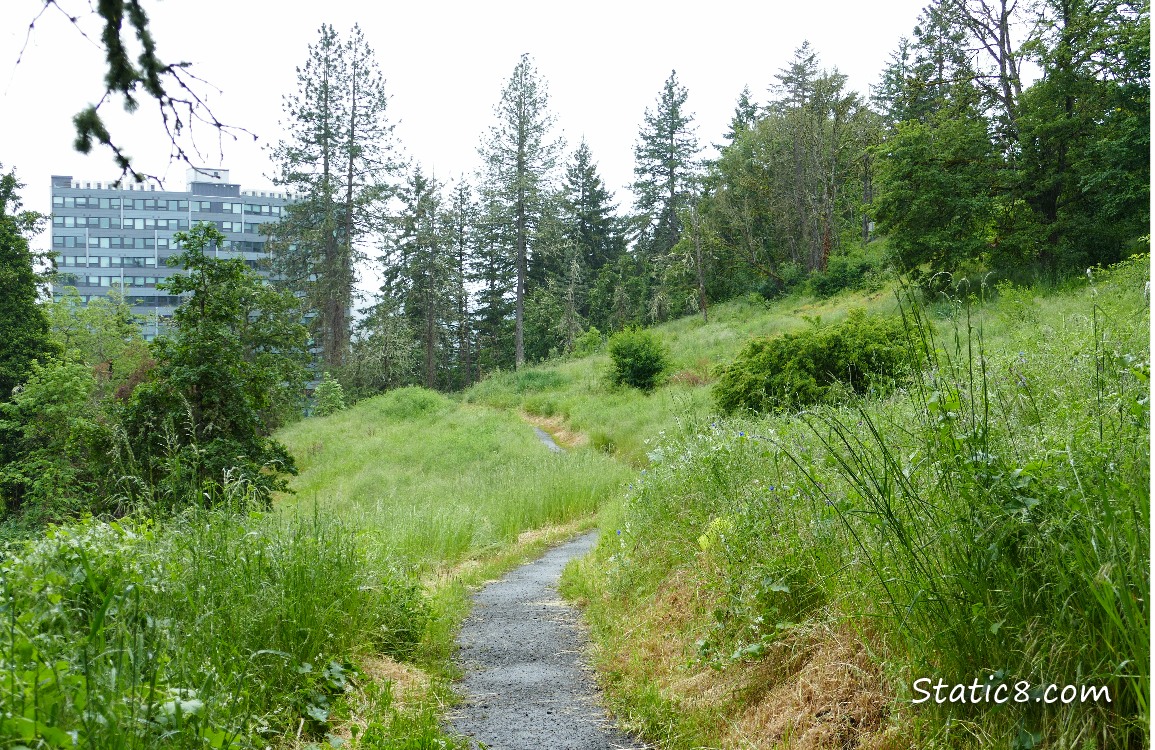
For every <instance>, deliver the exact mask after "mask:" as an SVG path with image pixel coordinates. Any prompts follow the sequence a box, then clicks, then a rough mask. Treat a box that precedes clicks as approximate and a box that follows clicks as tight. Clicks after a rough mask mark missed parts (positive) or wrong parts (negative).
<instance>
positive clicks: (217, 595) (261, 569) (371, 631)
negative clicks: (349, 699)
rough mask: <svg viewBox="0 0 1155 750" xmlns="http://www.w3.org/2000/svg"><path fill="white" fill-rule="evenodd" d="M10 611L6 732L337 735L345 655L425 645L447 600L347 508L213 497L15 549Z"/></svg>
mask: <svg viewBox="0 0 1155 750" xmlns="http://www.w3.org/2000/svg"><path fill="white" fill-rule="evenodd" d="M237 500H238V503H237V504H240V505H244V504H245V502H244V500H243V499H242V498H238V499H237ZM0 616H2V617H3V619H4V621H5V622H10V623H16V622H17V621H18V622H19V626H17V627H6V628H3V629H2V632H0V673H2V674H4V679H3V680H0V683H2V684H0V705H3V706H4V709H5V710H4V712H3V713H2V714H0V737H3V738H4V739H5V741H10V740H13V739H18V740H20V741H22V742H24V743H26V744H28V745H33V744H34V743H36V742H37V741H38V740H39V741H40V742H42V743H44V744H43V745H41V746H43V747H83V748H123V747H135V748H162V747H163V748H173V747H179V748H206V747H208V748H225V747H230V748H246V747H265V746H267V744H266V743H267V742H269V741H270V740H272V739H274V738H276V737H278V736H280V735H281V734H282V733H284V732H286V731H297V732H301V734H300V735H299V736H303V737H323V736H324V735H325V733H326V731H328V728H329V726H330V725H329V712H330V708H331V701H333V700H334V699H335V698H336V697H337V696H339V695H342V694H343V693H344V690H345V687H346V683H347V682H348V681H349V680H350V679H351V678H352V677H353V675H354V674H355V671H354V667H353V665H351V664H349V663H348V662H347V661H345V655H347V654H350V653H351V652H352V651H354V650H360V649H363V648H365V646H366V645H367V644H371V645H372V646H373V647H374V648H376V649H378V650H380V651H382V652H383V653H388V654H392V655H395V656H404V655H407V654H409V653H411V652H412V650H413V648H414V646H415V644H416V643H417V641H418V639H419V638H420V637H421V635H422V633H423V631H424V627H425V624H426V621H427V619H428V617H429V610H428V605H427V603H426V601H425V599H424V598H423V596H422V594H421V592H420V589H419V588H418V586H417V585H416V584H415V582H414V581H413V580H412V579H411V578H409V577H408V576H406V575H405V574H404V572H403V571H401V570H399V569H394V568H391V567H388V566H381V565H379V564H376V563H375V561H374V558H373V557H371V556H370V555H369V554H368V552H367V550H366V548H365V546H364V545H363V544H362V543H360V542H359V541H358V539H357V536H356V535H355V533H354V532H353V530H352V529H350V528H347V527H343V526H342V525H340V524H339V523H337V522H334V521H332V520H328V519H324V518H315V519H313V520H312V521H291V522H283V521H278V520H276V519H274V518H261V517H259V516H256V515H253V516H244V515H238V514H231V513H219V512H204V511H200V512H194V513H192V514H190V515H187V516H182V517H180V518H178V519H175V520H173V521H170V522H169V523H168V524H166V525H165V526H156V525H153V524H149V523H127V522H121V523H106V522H99V521H88V522H84V523H80V524H77V525H74V526H70V527H63V528H55V529H53V530H51V531H50V532H48V534H47V535H46V536H44V537H43V538H41V539H38V540H35V541H28V542H26V543H23V544H20V545H17V546H14V547H12V548H10V549H8V550H7V551H6V552H5V555H4V557H3V558H0ZM298 720H299V721H300V723H299V724H298ZM290 725H291V728H290Z"/></svg>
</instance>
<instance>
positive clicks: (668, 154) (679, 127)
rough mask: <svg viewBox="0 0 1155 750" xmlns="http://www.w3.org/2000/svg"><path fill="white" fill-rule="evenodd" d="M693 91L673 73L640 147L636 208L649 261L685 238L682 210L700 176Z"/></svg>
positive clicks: (637, 147)
mask: <svg viewBox="0 0 1155 750" xmlns="http://www.w3.org/2000/svg"><path fill="white" fill-rule="evenodd" d="M687 96H688V92H687V91H686V89H685V87H683V86H682V85H680V84H679V83H678V77H677V73H676V71H671V72H670V77H669V78H668V79H666V83H665V85H664V86H663V87H662V93H661V94H660V95H659V97H658V103H657V106H656V108H655V109H653V110H650V109H649V108H647V109H646V113H645V117H644V119H643V122H642V128H641V130H640V131H639V133H638V142H637V144H636V145H635V146H634V160H635V164H634V176H635V178H636V179H635V180H634V183H633V190H634V194H635V196H636V197H635V201H634V205H635V208H636V209H637V212H638V221H639V222H640V224H641V227H640V229H641V237H640V241H641V245H642V248H643V250H644V253H645V256H646V257H647V258H649V259H654V258H656V257H659V256H662V255H665V254H666V253H668V252H669V251H670V249H671V248H673V247H674V245H676V244H677V242H678V238H679V237H680V236H681V233H682V227H681V223H680V222H679V219H678V215H679V212H680V211H681V210H682V209H683V208H685V207H686V205H687V201H688V200H689V197H690V191H689V184H690V181H691V180H692V178H693V176H694V173H695V172H696V169H697V167H696V164H695V161H694V159H695V157H696V155H697V154H698V150H699V146H698V138H697V136H696V135H695V134H694V130H693V127H692V126H693V122H694V118H693V115H691V114H690V113H689V112H687V111H686V109H685V107H686V98H687Z"/></svg>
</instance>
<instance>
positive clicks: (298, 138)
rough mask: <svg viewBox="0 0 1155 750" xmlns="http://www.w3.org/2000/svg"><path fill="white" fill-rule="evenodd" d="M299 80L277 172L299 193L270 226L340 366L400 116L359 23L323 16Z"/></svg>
mask: <svg viewBox="0 0 1155 750" xmlns="http://www.w3.org/2000/svg"><path fill="white" fill-rule="evenodd" d="M297 86H298V88H297V92H296V93H294V94H292V95H289V96H286V97H285V100H284V105H283V106H284V112H285V116H286V120H285V123H284V125H285V127H286V130H287V131H288V138H287V139H286V140H282V141H281V142H279V143H278V144H277V146H276V147H275V148H274V149H273V157H274V159H275V160H276V161H277V163H278V168H279V174H278V175H277V178H276V181H277V183H278V184H279V185H284V186H286V187H288V188H289V189H290V190H291V191H292V192H293V193H294V194H295V197H296V201H295V202H294V203H292V204H290V206H289V207H288V212H287V215H286V216H285V217H284V219H283V220H282V221H281V222H280V223H279V224H276V225H273V229H272V230H271V231H272V237H271V247H272V248H273V250H274V269H275V271H276V272H277V275H278V277H279V278H280V279H281V280H282V282H283V283H285V284H286V285H288V286H289V287H290V288H291V289H293V290H294V291H296V292H299V293H302V294H303V297H304V301H305V305H306V307H307V308H308V309H309V310H310V311H312V312H313V313H315V317H314V318H313V334H314V338H315V339H317V340H319V342H320V344H321V349H322V352H323V357H324V361H325V364H326V365H327V366H328V367H331V368H336V367H339V366H340V365H341V364H342V363H343V361H344V358H345V354H346V352H347V350H348V347H349V338H350V335H351V320H350V317H349V315H350V313H351V311H352V307H353V302H354V285H355V283H356V266H357V263H358V262H360V261H362V260H363V259H364V258H365V253H364V249H363V245H364V241H365V239H366V236H367V235H369V234H370V233H371V232H373V231H374V230H375V229H376V228H377V223H376V222H377V217H378V213H379V210H378V209H379V207H380V205H381V204H382V202H383V201H384V200H385V199H386V198H387V197H388V195H389V192H390V191H389V188H388V180H389V178H390V176H391V174H392V173H393V172H394V171H395V170H396V169H397V164H396V162H395V159H394V156H393V140H392V132H393V125H392V124H391V123H390V122H389V120H388V117H387V114H386V107H387V104H388V96H387V95H386V93H385V81H384V78H383V76H382V75H381V70H380V68H379V67H378V65H377V63H376V60H375V59H374V55H373V50H372V49H371V48H370V47H369V45H368V43H367V42H366V40H365V37H364V35H363V34H362V33H361V29H360V28H359V27H358V26H354V27H353V29H352V31H351V32H350V35H349V37H348V39H347V40H346V41H344V42H342V41H341V40H340V38H339V37H338V35H337V32H336V31H335V30H334V29H333V27H332V26H329V25H327V24H325V25H322V26H321V30H320V38H319V39H318V41H317V43H316V44H315V45H310V47H309V58H308V60H307V61H306V62H305V65H304V67H302V68H298V69H297Z"/></svg>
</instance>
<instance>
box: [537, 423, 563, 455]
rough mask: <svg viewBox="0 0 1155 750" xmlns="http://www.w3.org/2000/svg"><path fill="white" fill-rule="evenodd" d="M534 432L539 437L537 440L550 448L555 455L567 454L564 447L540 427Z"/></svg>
mask: <svg viewBox="0 0 1155 750" xmlns="http://www.w3.org/2000/svg"><path fill="white" fill-rule="evenodd" d="M533 431H534V433H535V434H536V435H537V439H538V440H540V441H541V442H542V445H544V446H545V447H546V448H549V449H550V450H551V451H553V452H554V453H565V451H564V450H562V447H561V446H560V445H558V444H557V443H555V442H554V441H553V436H552V435H550V434H549V433H548V432H546V431H545V430H543V429H541V428H540V427H534V428H533Z"/></svg>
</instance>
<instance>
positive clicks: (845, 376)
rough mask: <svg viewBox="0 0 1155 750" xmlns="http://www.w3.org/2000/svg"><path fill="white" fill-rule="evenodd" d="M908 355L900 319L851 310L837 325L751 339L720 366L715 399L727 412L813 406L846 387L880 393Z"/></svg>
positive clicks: (898, 370)
mask: <svg viewBox="0 0 1155 750" xmlns="http://www.w3.org/2000/svg"><path fill="white" fill-rule="evenodd" d="M908 359H909V358H908V353H907V346H906V336H905V335H904V333H903V329H902V324H901V322H900V321H898V320H895V319H886V318H879V317H870V316H867V315H866V314H865V313H864V312H862V311H861V310H855V311H852V312H851V313H850V315H849V316H848V317H847V319H846V320H845V321H844V322H843V323H841V324H838V325H834V326H829V327H826V328H817V329H810V330H805V331H800V332H797V333H787V334H785V335H783V336H775V337H772V338H758V339H754V340H753V341H751V342H750V343H749V344H747V345H746V347H745V348H744V349H743V350H742V351H741V352H739V354H738V356H737V358H735V360H734V361H733V362H732V363H731V364H729V365H727V366H725V367H723V368H722V370H721V377H720V378H719V379H718V382H717V384H715V386H714V398H715V400H716V402H717V404H718V408H719V409H721V410H722V411H723V412H726V413H731V412H734V411H736V410H738V409H753V410H754V411H776V410H783V409H792V408H797V407H801V406H808V405H811V404H818V403H822V402H825V401H828V400H830V399H831V398H832V397H833V396H835V395H836V394H838V393H840V392H844V391H845V389H849V390H851V391H853V392H855V393H859V394H864V393H868V392H870V391H871V390H879V391H885V390H887V389H889V388H890V387H891V386H892V385H893V383H894V381H895V379H896V378H898V377H899V376H900V375H901V374H902V373H903V372H904V371H905V369H906V367H907V363H908Z"/></svg>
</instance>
